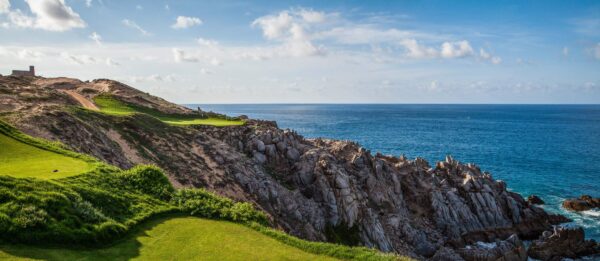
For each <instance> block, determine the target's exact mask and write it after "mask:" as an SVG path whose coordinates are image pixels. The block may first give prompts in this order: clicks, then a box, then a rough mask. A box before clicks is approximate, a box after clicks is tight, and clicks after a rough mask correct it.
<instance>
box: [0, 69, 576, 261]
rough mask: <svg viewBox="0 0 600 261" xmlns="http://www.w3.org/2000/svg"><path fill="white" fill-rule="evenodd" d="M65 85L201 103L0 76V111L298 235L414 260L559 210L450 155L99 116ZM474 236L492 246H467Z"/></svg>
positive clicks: (96, 84)
mask: <svg viewBox="0 0 600 261" xmlns="http://www.w3.org/2000/svg"><path fill="white" fill-rule="evenodd" d="M65 90H68V91H72V92H76V93H78V94H80V95H81V96H83V97H87V98H88V99H90V100H91V99H92V98H93V97H94V96H96V95H99V94H101V93H107V92H108V93H111V94H112V95H114V96H116V97H117V98H119V99H120V100H122V101H124V102H128V103H133V104H136V105H138V106H143V107H149V108H154V109H157V110H160V111H164V112H168V113H181V114H193V113H201V112H196V111H192V110H189V109H187V108H184V107H181V106H178V105H175V104H171V103H168V102H166V101H164V100H162V99H160V98H157V97H153V96H151V95H148V94H145V93H142V92H139V91H137V90H135V89H133V88H131V87H129V86H126V85H124V84H121V83H119V82H115V81H110V80H95V81H91V82H81V81H78V80H74V79H68V78H56V79H44V78H40V77H0V117H2V118H3V119H4V120H6V121H8V122H9V123H11V124H13V125H14V126H16V127H18V128H19V129H21V130H22V131H24V132H26V133H27V134H30V135H33V136H38V137H43V138H47V139H51V140H57V141H61V142H63V143H65V144H67V145H69V146H70V147H72V148H73V149H75V150H76V151H78V152H82V153H87V154H90V155H93V156H95V157H97V158H99V159H102V160H104V161H106V162H108V163H111V164H114V165H117V166H119V167H122V168H129V167H131V166H133V165H135V164H139V163H153V164H156V165H158V166H160V167H161V168H163V169H165V170H166V171H167V173H168V174H169V178H170V180H171V182H172V183H173V184H175V185H176V186H190V187H205V188H207V189H209V190H212V191H214V192H216V193H218V194H221V195H224V196H228V197H231V198H234V199H236V200H243V201H249V202H253V203H254V204H256V205H257V206H258V207H259V208H261V209H262V210H264V211H265V212H266V213H268V214H269V215H270V218H271V220H272V222H273V224H274V225H276V226H278V227H280V228H282V229H284V230H286V231H287V232H290V233H291V234H294V235H297V236H300V237H302V238H306V239H310V240H321V241H334V242H340V243H344V244H351V245H352V244H356V245H365V246H369V247H375V248H378V249H381V250H383V251H395V252H398V253H401V254H406V255H410V256H413V257H415V258H418V259H435V260H461V259H467V260H496V259H498V258H499V257H502V258H504V259H503V260H522V259H523V257H526V255H524V254H523V253H524V249H521V248H523V246H522V243H521V241H520V240H519V238H520V239H533V238H537V237H539V236H540V235H541V234H542V232H543V231H545V230H549V229H551V227H552V225H553V224H558V223H560V222H564V221H565V220H566V219H565V218H564V217H562V216H556V215H551V214H548V213H546V212H545V211H544V210H543V209H541V208H539V207H537V206H535V205H532V204H530V203H528V202H527V201H526V200H524V199H523V197H522V196H520V195H519V194H517V193H513V192H510V191H508V190H507V188H506V187H507V186H506V184H505V183H504V182H502V181H499V180H495V179H493V177H492V175H491V174H490V173H487V172H484V171H481V170H480V169H479V168H478V167H477V166H476V165H474V164H463V163H461V162H459V161H457V160H455V159H453V158H452V157H450V156H448V157H446V160H445V161H443V162H438V163H436V164H433V165H430V164H429V163H428V162H427V161H425V160H423V159H420V158H417V159H414V160H409V159H406V158H405V157H403V156H400V157H394V156H387V155H380V154H378V153H375V154H374V153H371V152H370V151H368V150H366V149H364V148H362V147H360V146H359V145H358V144H356V143H353V142H350V141H337V140H325V139H305V138H304V137H302V136H301V135H299V134H298V133H296V132H294V131H290V130H282V129H279V128H278V127H277V125H276V123H274V122H267V121H260V120H248V121H247V124H245V125H244V126H231V127H211V126H199V125H196V126H188V127H177V126H171V125H168V124H165V123H163V122H161V121H159V120H157V119H155V118H153V117H151V116H148V115H144V114H135V115H132V116H123V117H118V116H110V115H106V114H103V113H99V112H94V111H91V110H86V109H81V108H78V107H77V106H78V105H79V102H78V101H77V100H75V99H74V98H73V97H72V96H71V95H69V94H68V93H66V92H65ZM511 236H512V237H511ZM503 240H505V241H503ZM481 242H496V243H497V245H498V246H499V247H497V248H493V249H489V248H479V249H483V250H478V251H479V252H477V251H475V252H473V251H471V250H472V249H478V248H477V244H481ZM502 242H503V243H502ZM466 249H471V250H468V251H467V250H466ZM486 249H487V250H486ZM481 251H483V254H482V252H481ZM486 253H487V254H486ZM510 253H514V254H510ZM488 254H489V255H488ZM482 256H483V257H485V258H487V257H489V259H478V258H479V257H482Z"/></svg>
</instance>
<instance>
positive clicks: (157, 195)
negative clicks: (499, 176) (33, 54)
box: [0, 121, 399, 260]
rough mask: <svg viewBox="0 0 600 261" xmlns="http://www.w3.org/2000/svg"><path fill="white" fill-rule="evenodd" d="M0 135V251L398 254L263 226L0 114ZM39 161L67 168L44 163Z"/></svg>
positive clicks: (51, 254) (239, 210)
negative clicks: (31, 132) (33, 133)
mask: <svg viewBox="0 0 600 261" xmlns="http://www.w3.org/2000/svg"><path fill="white" fill-rule="evenodd" d="M0 135H1V136H2V141H3V143H2V144H10V145H11V146H10V147H2V151H3V152H2V154H1V156H2V158H0V159H1V161H2V163H3V165H2V168H0V195H1V197H0V232H1V233H0V259H10V260H27V259H30V258H34V259H44V260H129V259H140V260H159V259H171V258H172V257H173V256H174V255H177V258H176V259H178V260H194V259H197V258H198V257H202V259H204V260H222V259H223V258H226V259H227V260H246V258H247V257H249V256H250V257H251V256H253V257H255V258H256V259H264V260H280V259H282V258H292V259H295V260H315V259H322V260H336V259H338V258H344V259H356V260H394V259H396V258H399V257H395V256H391V255H383V254H381V253H378V252H377V251H373V250H368V249H364V248H350V247H345V246H337V245H332V244H323V243H311V242H306V241H303V240H300V239H296V238H293V237H290V236H289V235H287V234H284V233H282V232H279V231H276V230H273V229H270V228H268V227H266V226H265V225H268V223H269V222H268V220H267V219H266V216H265V215H264V214H263V213H261V212H259V211H256V210H255V209H254V208H253V207H252V206H251V205H250V204H248V203H242V202H237V203H236V202H233V201H231V200H230V199H226V198H222V197H219V196H216V195H214V194H212V193H209V192H206V191H204V190H202V189H178V190H176V189H174V188H173V186H172V185H171V184H170V183H169V181H168V179H167V177H166V176H165V175H164V174H163V172H162V170H160V169H159V168H157V167H154V166H143V165H138V166H136V167H134V168H131V169H129V170H121V169H119V168H116V167H114V166H110V165H107V164H104V163H101V162H99V161H97V160H95V159H93V158H91V157H89V156H86V155H82V154H78V153H75V152H72V151H69V150H68V149H66V148H65V147H64V145H62V144H59V143H51V142H47V141H45V140H42V139H35V138H32V137H29V136H27V135H25V134H23V133H21V132H19V131H18V130H16V129H14V128H12V127H11V126H9V125H7V124H6V123H3V122H2V121H0ZM40 155H41V156H40ZM20 160H24V161H26V163H27V164H29V165H32V166H35V167H31V168H26V167H23V163H22V162H20ZM72 160H74V161H76V162H77V163H83V164H87V165H83V166H84V167H87V166H92V167H91V168H79V169H77V168H70V169H69V168H67V167H72V166H73V165H76V164H75V163H73V162H72ZM48 162H51V164H50V166H51V168H56V169H59V170H66V169H69V170H70V173H69V174H70V175H65V176H56V174H55V173H56V172H49V171H47V170H48V169H47V168H44V167H46V165H48ZM63 163H64V164H63ZM40 165H41V166H42V167H39V166H40ZM76 166H78V165H76ZM15 170H19V172H16V171H15ZM49 179H51V180H52V181H47V180H49ZM202 218H211V219H216V220H223V221H213V220H206V219H202ZM225 220H228V221H232V222H236V223H238V224H235V223H232V222H226V221H225ZM225 249H226V250H228V252H223V250H225Z"/></svg>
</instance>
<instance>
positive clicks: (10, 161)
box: [0, 133, 94, 179]
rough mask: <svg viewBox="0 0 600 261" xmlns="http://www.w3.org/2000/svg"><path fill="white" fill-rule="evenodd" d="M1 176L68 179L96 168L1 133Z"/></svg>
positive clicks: (91, 164)
mask: <svg viewBox="0 0 600 261" xmlns="http://www.w3.org/2000/svg"><path fill="white" fill-rule="evenodd" d="M0 148H2V149H0V175H9V176H13V177H17V178H25V177H34V178H40V179H53V178H64V177H68V176H73V175H78V174H81V173H84V172H88V171H91V170H92V169H93V168H94V164H93V163H90V162H86V161H84V160H81V159H77V158H73V157H69V156H66V155H62V154H59V153H55V152H51V151H47V150H44V149H41V148H38V147H34V146H32V145H29V144H26V143H23V142H21V141H18V140H16V139H13V138H11V137H9V136H6V135H4V134H2V133H0Z"/></svg>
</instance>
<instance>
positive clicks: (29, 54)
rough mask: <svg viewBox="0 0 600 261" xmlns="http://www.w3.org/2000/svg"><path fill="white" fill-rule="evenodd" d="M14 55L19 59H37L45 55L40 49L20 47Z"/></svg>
mask: <svg viewBox="0 0 600 261" xmlns="http://www.w3.org/2000/svg"><path fill="white" fill-rule="evenodd" d="M16 56H17V57H19V59H21V60H35V61H39V60H40V59H41V58H43V57H44V56H46V55H45V54H44V53H42V52H40V51H32V50H29V49H22V50H20V51H18V52H17V53H16Z"/></svg>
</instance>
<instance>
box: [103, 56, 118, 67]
mask: <svg viewBox="0 0 600 261" xmlns="http://www.w3.org/2000/svg"><path fill="white" fill-rule="evenodd" d="M106 65H108V66H118V65H121V64H120V63H118V62H115V61H114V60H113V59H111V58H106Z"/></svg>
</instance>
